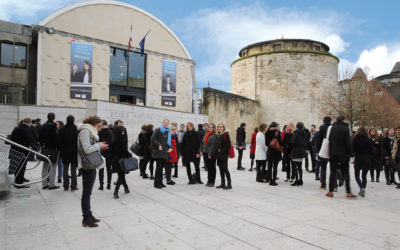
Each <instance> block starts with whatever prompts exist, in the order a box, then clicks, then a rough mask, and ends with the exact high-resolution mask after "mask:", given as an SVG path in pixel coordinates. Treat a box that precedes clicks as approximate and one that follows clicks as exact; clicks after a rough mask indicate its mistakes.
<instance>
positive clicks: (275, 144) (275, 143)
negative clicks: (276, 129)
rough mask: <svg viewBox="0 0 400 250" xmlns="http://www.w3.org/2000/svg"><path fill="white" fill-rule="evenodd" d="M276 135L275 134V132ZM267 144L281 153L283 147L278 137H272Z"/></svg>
mask: <svg viewBox="0 0 400 250" xmlns="http://www.w3.org/2000/svg"><path fill="white" fill-rule="evenodd" d="M275 136H276V134H275ZM269 146H270V147H271V148H273V149H275V150H277V151H279V152H281V153H283V151H284V149H283V147H282V146H281V145H280V144H279V142H278V139H276V138H274V139H272V140H271V142H270V143H269Z"/></svg>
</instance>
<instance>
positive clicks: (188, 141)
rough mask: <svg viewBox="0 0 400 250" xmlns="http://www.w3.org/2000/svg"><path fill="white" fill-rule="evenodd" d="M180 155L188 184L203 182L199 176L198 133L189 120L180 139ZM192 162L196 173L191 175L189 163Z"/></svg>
mask: <svg viewBox="0 0 400 250" xmlns="http://www.w3.org/2000/svg"><path fill="white" fill-rule="evenodd" d="M181 153H182V155H181V157H182V158H183V160H184V162H185V165H186V171H187V175H188V179H189V183H188V184H196V183H198V184H203V182H202V181H201V176H200V167H199V165H200V141H199V135H198V133H197V132H196V131H195V130H194V125H193V123H191V122H188V123H187V125H186V133H185V135H184V136H183V140H182V151H181ZM191 162H193V164H194V167H195V171H196V175H195V176H193V175H192V171H191V169H190V163H191Z"/></svg>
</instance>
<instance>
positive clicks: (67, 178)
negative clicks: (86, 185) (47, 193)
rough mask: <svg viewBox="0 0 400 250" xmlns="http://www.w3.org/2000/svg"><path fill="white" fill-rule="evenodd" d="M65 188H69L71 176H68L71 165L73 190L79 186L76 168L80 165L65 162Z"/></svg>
mask: <svg viewBox="0 0 400 250" xmlns="http://www.w3.org/2000/svg"><path fill="white" fill-rule="evenodd" d="M63 165H64V167H63V170H64V173H63V186H64V188H65V189H68V188H69V175H68V170H69V166H70V165H71V189H76V186H77V179H76V168H77V166H78V163H71V162H70V161H67V160H63Z"/></svg>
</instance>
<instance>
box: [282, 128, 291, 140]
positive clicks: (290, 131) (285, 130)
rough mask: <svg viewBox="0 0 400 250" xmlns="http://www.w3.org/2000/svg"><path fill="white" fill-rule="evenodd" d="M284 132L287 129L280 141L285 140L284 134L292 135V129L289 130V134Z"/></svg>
mask: <svg viewBox="0 0 400 250" xmlns="http://www.w3.org/2000/svg"><path fill="white" fill-rule="evenodd" d="M286 131H287V129H285V130H284V131H283V133H282V136H281V139H282V141H283V140H284V139H285V134H292V129H289V132H286Z"/></svg>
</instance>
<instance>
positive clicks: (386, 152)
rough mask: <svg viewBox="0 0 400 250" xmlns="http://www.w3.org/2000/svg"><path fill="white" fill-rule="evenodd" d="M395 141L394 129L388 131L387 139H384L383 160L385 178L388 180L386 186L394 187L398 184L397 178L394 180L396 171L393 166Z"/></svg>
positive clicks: (386, 133)
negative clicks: (393, 185)
mask: <svg viewBox="0 0 400 250" xmlns="http://www.w3.org/2000/svg"><path fill="white" fill-rule="evenodd" d="M394 139H395V133H394V129H393V128H390V129H388V130H386V132H385V137H383V139H382V143H381V146H382V149H381V152H382V158H383V160H384V162H385V178H386V185H392V184H396V185H397V183H396V181H395V178H394V171H392V169H393V165H395V164H393V163H394V160H393V158H392V150H393V145H394Z"/></svg>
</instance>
